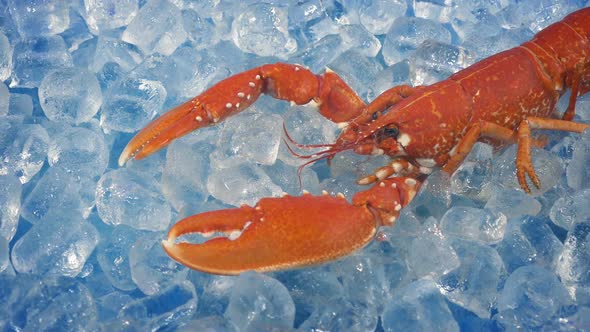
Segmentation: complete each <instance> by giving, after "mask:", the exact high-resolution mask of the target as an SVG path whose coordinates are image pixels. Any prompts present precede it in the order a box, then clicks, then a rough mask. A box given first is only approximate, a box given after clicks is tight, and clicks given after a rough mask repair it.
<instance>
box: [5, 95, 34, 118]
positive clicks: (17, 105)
mask: <svg viewBox="0 0 590 332" xmlns="http://www.w3.org/2000/svg"><path fill="white" fill-rule="evenodd" d="M8 113H9V114H10V115H16V116H24V117H25V118H29V117H32V116H33V99H32V98H31V96H30V95H28V94H24V93H11V94H10V106H9V111H8Z"/></svg>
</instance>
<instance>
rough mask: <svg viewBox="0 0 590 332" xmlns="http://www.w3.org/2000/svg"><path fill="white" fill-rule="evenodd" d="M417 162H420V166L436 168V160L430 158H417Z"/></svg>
mask: <svg viewBox="0 0 590 332" xmlns="http://www.w3.org/2000/svg"><path fill="white" fill-rule="evenodd" d="M416 161H417V162H418V164H420V165H422V166H424V167H434V166H436V162H435V161H434V159H430V158H417V159H416Z"/></svg>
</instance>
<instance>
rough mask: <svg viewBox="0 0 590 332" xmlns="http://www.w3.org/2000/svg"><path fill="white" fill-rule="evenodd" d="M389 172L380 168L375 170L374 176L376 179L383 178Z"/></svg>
mask: <svg viewBox="0 0 590 332" xmlns="http://www.w3.org/2000/svg"><path fill="white" fill-rule="evenodd" d="M389 175H390V174H389V172H388V171H387V170H386V169H380V170H378V171H377V172H375V176H376V177H377V179H379V180H383V179H385V178H386V177H388V176H389Z"/></svg>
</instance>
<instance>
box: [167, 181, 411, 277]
mask: <svg viewBox="0 0 590 332" xmlns="http://www.w3.org/2000/svg"><path fill="white" fill-rule="evenodd" d="M419 186H420V183H419V182H418V181H417V180H414V179H411V178H393V179H387V180H384V181H381V182H380V183H379V184H378V185H376V186H374V187H372V188H370V189H368V190H365V191H362V192H359V193H357V194H356V195H355V196H354V197H353V200H352V202H353V203H352V204H350V203H349V202H347V201H346V199H344V197H343V196H341V195H339V196H337V197H334V196H330V195H328V194H327V193H325V194H324V195H322V196H313V195H310V194H305V195H303V196H300V197H293V196H284V197H281V198H263V199H261V200H260V202H259V203H258V204H257V205H256V206H255V207H249V206H243V207H240V208H236V209H228V210H221V211H212V212H205V213H202V214H198V215H195V216H191V217H188V218H186V219H184V220H181V221H180V222H178V223H177V224H176V225H174V226H173V227H172V228H171V229H170V232H169V233H168V239H166V240H165V241H163V243H162V244H163V246H164V249H165V250H166V252H167V253H168V254H169V255H170V256H171V257H172V258H173V259H175V260H177V261H179V262H180V263H182V264H184V265H186V266H188V267H190V268H193V269H196V270H200V271H203V272H208V273H216V274H230V275H231V274H239V273H241V272H244V271H248V270H256V271H259V272H268V271H275V270H281V269H288V268H297V267H304V266H310V265H316V264H321V263H324V262H327V261H331V260H334V259H336V258H339V257H342V256H345V255H348V254H350V253H351V252H353V251H355V250H357V249H360V248H362V247H363V246H365V245H366V244H367V243H369V242H370V241H371V240H372V239H373V237H374V236H375V234H376V232H377V228H378V227H379V226H381V225H391V224H393V223H394V222H395V220H396V218H397V216H398V215H399V211H400V210H401V208H402V207H403V206H405V205H407V204H408V203H409V202H410V201H411V200H412V198H413V197H414V195H415V194H416V191H417V190H418V188H419ZM216 232H217V233H226V234H229V235H228V236H221V237H216V238H213V239H211V240H209V241H206V242H204V243H200V244H197V243H187V242H182V241H179V240H181V237H182V236H183V235H186V234H189V233H200V234H203V235H209V236H210V235H211V234H215V233H216Z"/></svg>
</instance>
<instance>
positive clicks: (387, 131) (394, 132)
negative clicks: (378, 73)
mask: <svg viewBox="0 0 590 332" xmlns="http://www.w3.org/2000/svg"><path fill="white" fill-rule="evenodd" d="M383 135H384V136H386V137H391V138H395V139H397V137H398V136H399V128H398V127H397V125H395V124H390V125H387V127H385V128H383Z"/></svg>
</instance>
